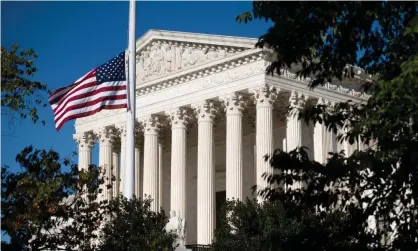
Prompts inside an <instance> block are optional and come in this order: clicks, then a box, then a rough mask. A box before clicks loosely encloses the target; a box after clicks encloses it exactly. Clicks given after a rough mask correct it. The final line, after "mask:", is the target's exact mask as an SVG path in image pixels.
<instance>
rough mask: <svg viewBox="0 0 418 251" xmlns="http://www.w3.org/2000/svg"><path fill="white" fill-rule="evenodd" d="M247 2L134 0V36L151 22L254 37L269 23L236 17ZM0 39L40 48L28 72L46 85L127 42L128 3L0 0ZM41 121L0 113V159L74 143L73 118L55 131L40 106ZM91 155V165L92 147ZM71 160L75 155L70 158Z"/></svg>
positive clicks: (67, 150) (64, 80)
mask: <svg viewBox="0 0 418 251" xmlns="http://www.w3.org/2000/svg"><path fill="white" fill-rule="evenodd" d="M251 4H252V3H251V2H248V1H247V2H137V19H136V37H137V38H139V37H140V36H141V35H142V34H144V33H145V32H146V31H148V30H150V29H162V30H173V31H185V32H196V33H209V34H219V35H229V36H243V37H259V36H260V35H261V34H263V33H264V32H265V31H266V30H267V28H268V24H267V23H265V22H264V21H255V22H252V23H250V24H238V23H237V22H236V21H235V17H236V16H237V15H238V14H240V13H242V12H244V11H247V10H250V9H251ZM1 11H2V13H1V14H2V15H1V44H2V46H6V47H9V46H10V45H11V44H12V43H13V42H17V43H18V44H19V46H20V47H21V48H23V49H27V48H33V49H34V50H35V51H36V52H37V53H38V55H39V58H38V60H37V61H36V66H37V67H38V69H39V71H38V72H37V74H36V75H35V77H34V79H36V80H37V81H40V82H43V83H46V84H47V85H48V87H49V88H50V89H51V90H54V89H56V88H58V87H63V86H66V85H69V84H71V83H72V82H73V81H75V80H77V79H78V78H79V77H81V76H82V75H84V74H85V73H87V72H88V71H89V70H91V69H92V68H94V67H96V66H99V65H100V64H102V63H104V62H106V61H107V60H109V59H110V58H112V57H114V56H116V55H117V54H118V53H119V52H121V51H122V50H124V49H125V48H126V47H127V43H128V41H127V39H128V11H129V2H127V1H126V2H1ZM39 109H40V111H39V115H40V117H41V119H44V120H46V125H45V126H42V125H41V124H37V125H33V124H32V123H31V121H30V120H25V121H17V122H16V123H15V124H14V128H13V130H10V129H8V124H9V121H8V120H7V118H6V117H2V123H1V125H2V137H1V145H2V147H1V164H2V165H9V166H11V170H19V167H18V166H17V164H16V162H15V156H16V154H17V153H19V152H20V151H21V150H22V149H23V148H24V147H25V146H28V145H33V146H34V147H35V148H38V149H50V148H52V149H54V150H56V151H58V152H59V153H60V154H61V157H70V156H71V153H72V152H73V151H75V150H76V144H75V142H74V140H73V139H72V134H73V133H74V121H71V122H69V123H66V124H65V125H64V127H63V128H62V129H61V130H60V131H59V132H57V131H56V130H55V127H54V124H53V123H54V122H53V114H52V111H51V108H50V107H49V106H48V107H46V108H39ZM93 156H94V157H93V161H94V162H95V163H96V164H97V161H98V149H97V147H96V148H95V150H94V155H93ZM75 160H76V159H75Z"/></svg>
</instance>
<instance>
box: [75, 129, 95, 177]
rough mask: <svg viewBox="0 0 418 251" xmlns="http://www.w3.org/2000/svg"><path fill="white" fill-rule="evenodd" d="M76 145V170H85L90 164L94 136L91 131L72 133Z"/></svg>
mask: <svg viewBox="0 0 418 251" xmlns="http://www.w3.org/2000/svg"><path fill="white" fill-rule="evenodd" d="M73 138H74V140H75V141H76V143H77V145H78V170H87V169H88V167H89V166H90V165H91V152H92V149H93V143H94V137H93V135H92V134H91V133H85V132H84V133H79V134H74V135H73Z"/></svg>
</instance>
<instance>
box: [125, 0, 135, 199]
mask: <svg viewBox="0 0 418 251" xmlns="http://www.w3.org/2000/svg"><path fill="white" fill-rule="evenodd" d="M128 53H129V65H128V72H129V73H128V74H129V75H128V98H129V100H128V111H127V115H126V167H125V177H124V179H125V182H124V189H123V196H125V197H126V198H128V199H131V198H132V197H133V195H134V190H135V189H134V186H135V185H134V184H135V183H134V177H135V108H136V107H135V89H136V80H135V78H136V72H135V71H136V67H135V63H136V62H135V61H136V60H135V58H136V57H135V54H136V44H135V0H130V1H129V46H128Z"/></svg>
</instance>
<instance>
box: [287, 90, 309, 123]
mask: <svg viewBox="0 0 418 251" xmlns="http://www.w3.org/2000/svg"><path fill="white" fill-rule="evenodd" d="M308 99H309V96H308V95H306V94H304V93H302V92H298V91H291V93H290V97H289V107H290V110H289V116H291V117H292V116H295V115H297V114H298V113H299V112H300V110H302V109H303V108H304V107H305V105H306V102H307V101H308Z"/></svg>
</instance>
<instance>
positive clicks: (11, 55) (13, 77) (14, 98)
mask: <svg viewBox="0 0 418 251" xmlns="http://www.w3.org/2000/svg"><path fill="white" fill-rule="evenodd" d="M37 57H38V55H37V54H36V53H35V51H34V50H33V49H29V50H20V49H19V46H18V45H17V44H13V45H12V46H11V49H10V50H8V49H7V48H6V47H3V46H2V47H1V108H2V115H7V116H10V118H11V120H13V119H14V118H15V117H16V114H18V116H19V117H20V118H26V117H30V118H31V119H32V121H33V122H34V123H36V122H37V121H38V120H39V116H38V107H40V106H43V107H45V106H46V103H45V102H44V101H43V97H42V95H43V94H44V93H45V92H46V91H47V86H46V85H45V84H42V83H40V82H38V81H33V80H31V78H32V77H33V76H34V74H35V73H36V72H37V71H38V69H37V68H36V67H35V65H34V62H35V60H36V58H37ZM42 124H45V121H42Z"/></svg>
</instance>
